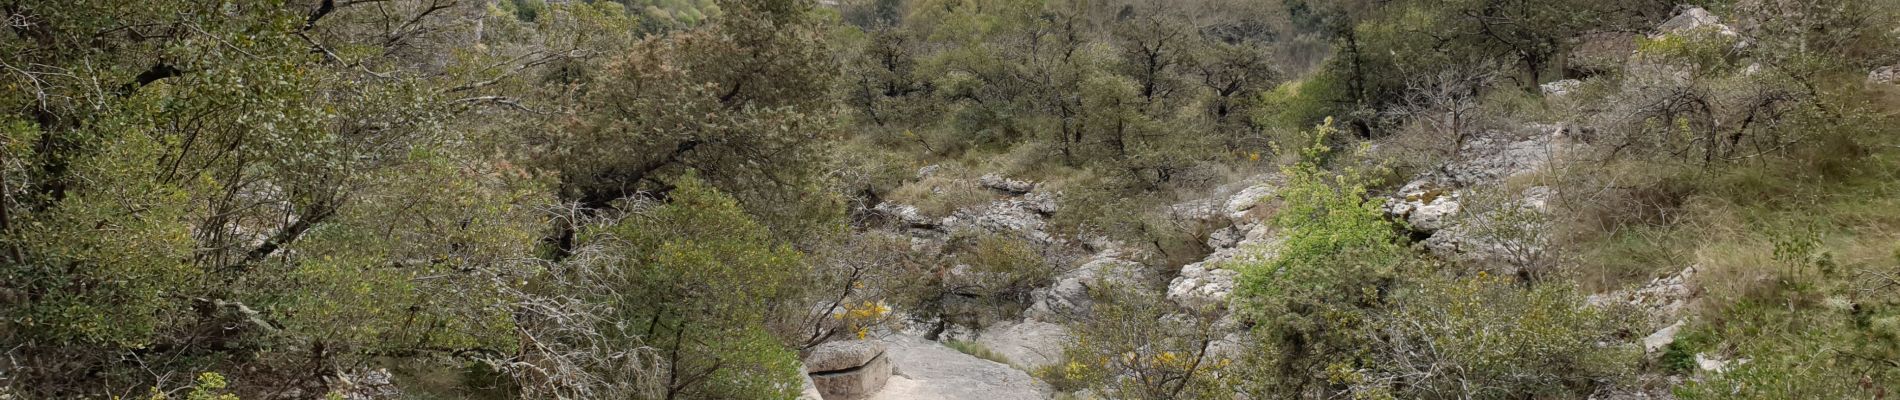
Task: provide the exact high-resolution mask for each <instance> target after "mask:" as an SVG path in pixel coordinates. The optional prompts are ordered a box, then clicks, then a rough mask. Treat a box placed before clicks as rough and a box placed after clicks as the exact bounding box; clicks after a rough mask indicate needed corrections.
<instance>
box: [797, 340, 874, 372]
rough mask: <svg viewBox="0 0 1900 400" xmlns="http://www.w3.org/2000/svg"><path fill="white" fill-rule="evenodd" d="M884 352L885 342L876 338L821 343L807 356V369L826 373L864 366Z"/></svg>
mask: <svg viewBox="0 0 1900 400" xmlns="http://www.w3.org/2000/svg"><path fill="white" fill-rule="evenodd" d="M879 354H884V343H883V342H879V341H874V340H847V341H840V342H830V343H825V344H820V345H818V347H816V348H813V349H811V355H807V356H805V370H807V371H811V373H814V374H817V373H824V372H831V371H839V370H847V369H853V368H857V367H860V366H863V365H865V364H867V363H870V362H871V359H873V358H877V356H878V355H879Z"/></svg>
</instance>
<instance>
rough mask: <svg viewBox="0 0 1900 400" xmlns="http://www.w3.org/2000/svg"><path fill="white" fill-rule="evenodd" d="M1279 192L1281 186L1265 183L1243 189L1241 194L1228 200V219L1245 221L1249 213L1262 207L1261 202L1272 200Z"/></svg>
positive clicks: (1236, 194)
mask: <svg viewBox="0 0 1900 400" xmlns="http://www.w3.org/2000/svg"><path fill="white" fill-rule="evenodd" d="M1279 190H1280V186H1279V185H1278V184H1273V183H1263V184H1258V185H1254V186H1248V187H1247V188H1246V189H1241V190H1240V192H1239V193H1235V194H1234V196H1233V197H1229V198H1227V217H1228V218H1231V219H1233V220H1234V221H1241V220H1243V219H1245V216H1246V214H1247V212H1248V211H1253V209H1254V208H1255V207H1259V206H1260V203H1261V202H1265V201H1267V200H1270V199H1272V198H1273V196H1274V195H1276V194H1278V193H1279Z"/></svg>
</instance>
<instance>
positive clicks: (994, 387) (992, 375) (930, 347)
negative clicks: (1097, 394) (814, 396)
mask: <svg viewBox="0 0 1900 400" xmlns="http://www.w3.org/2000/svg"><path fill="white" fill-rule="evenodd" d="M887 355H888V356H889V357H890V359H891V364H892V366H893V368H894V369H896V371H897V374H896V375H895V376H892V377H891V378H890V381H889V382H888V383H886V384H885V385H884V389H883V390H881V391H879V392H878V393H877V394H874V395H872V396H871V397H870V399H872V400H1044V399H1049V398H1051V397H1054V396H1055V390H1054V389H1051V388H1050V387H1049V385H1048V384H1045V383H1042V382H1041V381H1038V380H1036V379H1035V378H1033V377H1030V376H1029V373H1027V372H1023V371H1022V370H1018V369H1016V368H1012V367H1010V366H1008V365H1003V364H999V363H996V362H994V361H989V360H984V359H980V358H976V357H973V356H970V355H968V354H963V353H962V352H958V351H956V350H954V349H951V348H949V347H945V346H943V345H942V344H938V343H936V342H932V341H927V340H923V339H918V338H914V337H909V336H898V337H893V338H891V348H890V350H889V352H888V353H887ZM827 400H831V399H829V398H827Z"/></svg>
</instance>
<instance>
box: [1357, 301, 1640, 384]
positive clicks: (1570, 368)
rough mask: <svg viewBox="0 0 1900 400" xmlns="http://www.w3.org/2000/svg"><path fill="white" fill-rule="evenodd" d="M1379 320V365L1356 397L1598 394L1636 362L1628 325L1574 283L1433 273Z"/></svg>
mask: <svg viewBox="0 0 1900 400" xmlns="http://www.w3.org/2000/svg"><path fill="white" fill-rule="evenodd" d="M1394 297H1395V299H1394V300H1393V301H1392V303H1391V304H1392V307H1391V308H1390V309H1389V310H1387V311H1383V312H1380V313H1378V315H1376V316H1374V317H1373V322H1372V325H1373V328H1372V330H1373V331H1376V332H1378V334H1377V335H1375V338H1376V339H1375V340H1376V344H1375V345H1374V347H1375V348H1376V349H1377V350H1376V352H1375V354H1374V355H1373V356H1372V357H1371V359H1372V360H1374V361H1373V362H1371V363H1368V364H1366V366H1365V367H1363V368H1361V369H1360V370H1359V371H1356V372H1358V374H1356V375H1354V376H1356V377H1358V378H1359V379H1358V380H1357V381H1355V382H1351V383H1352V385H1353V386H1354V391H1355V392H1362V393H1391V394H1393V395H1395V396H1397V397H1398V398H1524V397H1533V396H1535V397H1544V396H1549V397H1567V396H1582V395H1587V394H1589V393H1591V392H1592V391H1593V390H1595V388H1596V387H1597V385H1599V384H1603V383H1606V382H1613V381H1615V380H1618V379H1620V378H1622V377H1623V376H1624V375H1625V374H1627V373H1628V372H1629V370H1630V368H1631V367H1633V366H1634V365H1635V361H1636V357H1637V355H1638V353H1637V352H1636V351H1635V349H1634V346H1632V345H1630V344H1627V343H1626V342H1624V341H1622V340H1620V339H1619V338H1618V337H1617V335H1618V332H1620V331H1623V330H1624V327H1625V326H1626V325H1627V324H1626V321H1625V320H1624V319H1623V318H1621V316H1619V315H1614V314H1611V312H1609V311H1606V310H1604V309H1599V308H1596V307H1588V306H1584V305H1583V298H1582V296H1580V295H1578V294H1577V291H1576V290H1575V289H1574V287H1572V286H1571V285H1568V284H1564V283H1540V284H1537V285H1535V286H1534V287H1532V288H1529V289H1526V288H1525V287H1524V286H1523V285H1522V284H1521V283H1519V282H1517V281H1516V280H1515V279H1512V278H1507V277H1502V276H1495V275H1488V274H1484V273H1479V274H1477V275H1476V276H1472V277H1467V278H1458V279H1450V278H1444V277H1439V276H1426V277H1422V278H1419V279H1416V280H1414V281H1413V282H1411V283H1408V284H1406V285H1405V287H1403V288H1401V289H1400V290H1398V293H1397V294H1396V295H1395V296H1394Z"/></svg>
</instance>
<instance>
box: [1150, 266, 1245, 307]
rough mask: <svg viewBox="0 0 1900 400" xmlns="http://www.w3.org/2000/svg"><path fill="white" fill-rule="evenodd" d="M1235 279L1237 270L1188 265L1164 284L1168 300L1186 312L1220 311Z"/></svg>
mask: <svg viewBox="0 0 1900 400" xmlns="http://www.w3.org/2000/svg"><path fill="white" fill-rule="evenodd" d="M1238 277H1240V272H1239V271H1234V270H1229V269H1219V268H1212V269H1210V268H1208V266H1207V263H1193V264H1188V265H1186V266H1182V267H1181V275H1180V276H1176V277H1175V278H1174V281H1172V282H1169V283H1168V300H1170V301H1173V302H1174V304H1176V305H1179V306H1181V307H1182V308H1186V309H1189V310H1223V309H1225V308H1226V307H1227V297H1228V296H1229V295H1232V294H1233V292H1234V280H1235V279H1236V278H1238Z"/></svg>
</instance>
